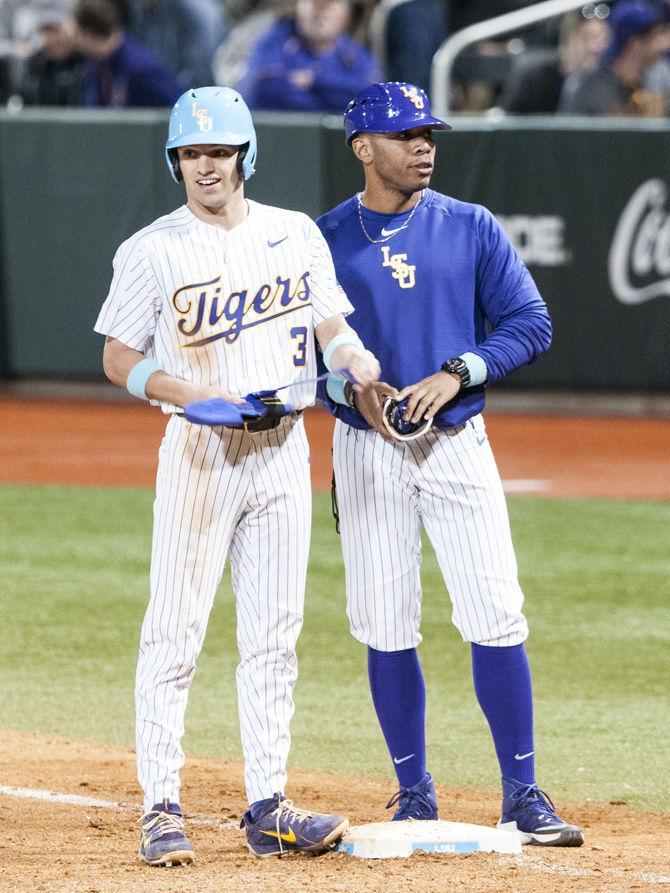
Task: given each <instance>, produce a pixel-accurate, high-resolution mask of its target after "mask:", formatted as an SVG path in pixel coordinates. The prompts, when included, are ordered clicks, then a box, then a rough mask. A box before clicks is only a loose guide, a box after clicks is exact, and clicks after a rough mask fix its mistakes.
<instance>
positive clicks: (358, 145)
mask: <svg viewBox="0 0 670 893" xmlns="http://www.w3.org/2000/svg"><path fill="white" fill-rule="evenodd" d="M352 148H353V150H354V152H355V153H356V156H357V157H358V158H359V159H360V160H361V161H362V162H363V164H364V165H365V166H366V171H367V174H368V176H369V177H373V178H374V179H376V180H378V181H379V182H380V185H383V186H385V187H386V188H391V189H395V190H397V191H399V192H402V193H405V194H408V195H409V194H411V193H414V192H419V191H420V190H421V189H425V188H426V187H427V186H428V184H429V183H430V178H431V175H432V173H433V167H434V164H435V143H434V142H433V132H432V130H431V129H430V127H413V128H412V129H411V130H401V131H399V132H398V133H361V134H359V135H358V136H356V137H354V139H353V141H352Z"/></svg>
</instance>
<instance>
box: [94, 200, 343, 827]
mask: <svg viewBox="0 0 670 893" xmlns="http://www.w3.org/2000/svg"><path fill="white" fill-rule="evenodd" d="M351 310H352V308H351V305H350V304H349V302H348V300H347V298H346V295H345V294H344V292H343V291H342V289H341V288H340V287H339V285H338V284H337V280H336V278H335V271H334V269H333V263H332V259H331V257H330V251H329V249H328V247H327V245H326V243H325V241H324V239H323V236H322V235H321V233H320V232H319V230H318V228H317V227H316V226H315V224H314V223H313V222H312V221H311V220H310V219H309V218H308V217H306V216H305V215H304V214H299V213H296V212H293V211H284V210H281V209H278V208H269V207H266V206H264V205H259V204H257V203H255V202H249V215H248V216H247V218H246V220H245V221H244V222H243V223H241V224H240V225H239V226H236V227H234V228H233V229H232V230H223V229H219V228H217V227H214V226H210V225H208V224H206V223H203V222H202V221H200V220H198V219H197V218H196V217H195V216H194V215H193V214H192V213H191V211H190V210H189V209H188V208H187V207H182V208H179V209H177V210H176V211H175V212H174V213H172V214H169V215H167V216H166V217H161V218H160V219H159V220H156V221H155V222H154V223H152V224H151V225H150V226H148V227H146V228H145V229H143V230H141V231H140V232H139V233H136V234H135V235H134V236H133V237H132V238H130V239H128V240H127V241H126V242H124V243H123V245H122V246H121V247H120V248H119V250H118V252H117V254H116V257H115V259H114V277H113V280H112V285H111V287H110V291H109V295H108V296H107V299H106V300H105V302H104V304H103V307H102V309H101V311H100V315H99V317H98V320H97V322H96V326H95V328H96V331H98V332H101V333H102V334H105V335H110V336H111V337H113V338H116V339H118V340H119V341H121V342H122V343H123V344H126V345H127V346H128V347H131V348H134V349H136V350H139V351H142V352H143V353H145V354H146V355H147V356H149V357H153V358H154V359H155V360H156V361H157V363H158V364H159V366H160V367H161V368H162V369H164V370H165V371H166V372H168V373H169V374H171V375H174V376H176V377H178V378H183V379H185V380H187V381H194V382H196V383H198V384H203V385H211V386H214V387H220V388H221V389H223V390H225V391H228V392H229V393H231V394H235V395H238V396H244V395H246V394H247V393H249V392H253V391H258V390H262V389H266V388H277V387H279V386H280V385H285V384H287V383H292V387H291V388H290V390H289V391H288V394H286V397H285V399H286V400H287V402H291V403H292V404H293V407H294V408H295V409H302V408H303V407H304V406H307V405H310V404H312V403H313V402H314V395H315V384H314V379H315V376H316V358H315V355H314V347H313V345H314V328H315V326H317V325H318V324H319V323H321V322H323V321H324V320H326V319H330V318H331V317H333V316H336V315H338V314H340V313H342V314H348V313H350V312H351ZM162 408H163V410H164V412H166V413H172V417H171V418H170V420H169V421H168V424H167V428H166V432H165V437H164V438H163V441H162V444H161V447H160V451H159V462H158V475H157V482H156V501H155V504H154V532H153V547H152V559H151V574H150V590H151V597H150V601H149V605H148V607H147V612H146V615H145V618H144V622H143V625H142V632H141V638H140V654H139V660H138V666H137V678H136V712H137V733H136V743H137V762H138V777H139V780H140V783H141V785H142V787H143V789H144V795H145V800H144V803H145V809H146V810H148V809H150V808H151V807H152V806H153V804H154V803H157V802H159V801H161V800H163V799H165V798H167V799H169V800H171V801H173V802H178V801H179V784H180V783H179V770H180V768H181V767H182V765H183V762H184V754H183V751H182V749H181V743H180V742H181V738H182V736H183V733H184V713H185V710H186V702H187V699H188V691H189V686H190V684H191V681H192V679H193V675H194V673H195V665H196V660H197V657H198V655H199V653H200V650H201V648H202V644H203V641H204V637H205V631H206V628H207V621H208V618H209V613H210V611H211V608H212V602H213V599H214V595H215V592H216V588H217V586H218V584H219V581H220V580H221V576H222V574H223V569H224V564H225V561H226V558H227V557H228V556H230V567H231V577H232V582H233V588H234V590H235V596H236V606H237V640H238V648H239V652H240V664H239V666H238V670H237V690H238V705H239V712H240V727H241V735H242V745H243V750H244V758H245V779H246V786H247V794H248V796H249V801H250V802H253V801H255V800H262V799H265V798H266V797H271V796H272V795H273V794H275V793H276V792H283V791H284V787H285V784H286V761H287V758H288V751H289V745H290V734H289V723H290V719H291V716H292V714H293V686H294V685H295V681H296V678H297V672H298V668H297V660H296V653H295V645H296V641H297V638H298V634H299V632H300V628H301V625H302V616H303V600H304V589H305V575H306V568H307V554H308V550H309V537H310V528H311V490H310V479H309V454H308V448H307V441H306V438H305V433H304V427H303V424H302V421H301V420H299V419H298V420H297V421H296V420H295V419H291V418H285V419H283V420H282V422H281V424H280V426H279V427H278V428H276V429H272V430H269V431H264V432H258V433H255V434H248V433H245V432H242V431H234V430H232V429H222V428H214V429H213V428H209V427H199V426H195V425H191V424H190V423H189V422H187V421H186V420H185V419H184V418H183V417H181V416H180V415H177V414H174V411H175V410H176V409H177V407H174V406H172V405H170V404H163V406H162Z"/></svg>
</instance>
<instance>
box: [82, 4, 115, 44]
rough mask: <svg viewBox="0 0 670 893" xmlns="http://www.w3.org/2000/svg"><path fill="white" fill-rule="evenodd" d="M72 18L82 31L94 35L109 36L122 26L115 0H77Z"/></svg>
mask: <svg viewBox="0 0 670 893" xmlns="http://www.w3.org/2000/svg"><path fill="white" fill-rule="evenodd" d="M74 20H75V22H76V23H77V25H78V27H79V28H80V29H81V30H82V31H84V32H86V34H92V35H93V36H94V37H109V36H110V35H112V34H113V33H114V32H115V31H118V30H119V29H121V28H122V27H123V14H122V11H121V8H120V7H119V4H118V3H116V2H115V0H79V2H78V3H77V5H76V6H75V9H74Z"/></svg>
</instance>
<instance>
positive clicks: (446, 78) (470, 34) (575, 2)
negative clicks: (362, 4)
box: [391, 0, 584, 117]
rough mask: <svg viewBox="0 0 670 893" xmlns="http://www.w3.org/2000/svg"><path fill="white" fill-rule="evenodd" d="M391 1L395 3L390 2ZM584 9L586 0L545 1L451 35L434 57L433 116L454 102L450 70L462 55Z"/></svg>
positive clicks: (445, 112)
mask: <svg viewBox="0 0 670 893" xmlns="http://www.w3.org/2000/svg"><path fill="white" fill-rule="evenodd" d="M391 2H392V0H391ZM581 6H584V0H545V2H543V3H536V4H535V5H534V6H527V7H525V8H524V9H518V10H515V11H514V12H508V13H505V15H501V16H496V17H495V18H494V19H487V21H485V22H478V23H477V24H476V25H470V26H469V27H467V28H463V29H462V30H461V31H457V32H456V34H452V35H451V37H448V38H447V39H446V40H445V42H444V43H443V44H442V46H441V47H440V49H439V50H438V51H437V52H436V53H435V55H434V56H433V65H432V73H431V87H430V97H431V106H432V110H433V113H434V114H435V115H437V116H438V117H444V116H445V115H448V114H449V111H450V102H451V70H452V68H453V65H454V61H455V59H456V57H457V56H458V54H459V53H461V52H462V51H463V50H464V49H465V48H466V47H469V46H472V44H475V43H479V41H480V40H488V39H489V38H491V37H500V36H501V35H503V34H509V33H510V31H518V30H520V29H521V28H525V27H527V26H528V25H534V24H536V23H537V22H543V21H545V20H547V19H551V18H554V17H555V16H560V15H563V14H564V13H566V12H570V11H571V10H573V9H578V8H579V7H581Z"/></svg>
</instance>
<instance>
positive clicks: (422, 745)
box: [368, 648, 426, 788]
mask: <svg viewBox="0 0 670 893" xmlns="http://www.w3.org/2000/svg"><path fill="white" fill-rule="evenodd" d="M368 676H369V677H370V691H371V692H372V701H373V703H374V705H375V710H376V711H377V718H378V719H379V725H380V726H381V729H382V732H383V733H384V738H385V740H386V746H387V747H388V749H389V753H390V754H391V758H392V759H393V768H394V769H395V772H396V775H397V776H398V781H399V782H400V786H401V787H403V788H410V787H412V786H413V785H415V784H418V782H420V781H421V779H422V778H423V777H424V775H425V774H426V688H425V686H424V682H423V673H422V672H421V664H420V663H419V656H418V654H417V653H416V648H408V649H407V650H405V651H376V650H375V649H374V648H368Z"/></svg>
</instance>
